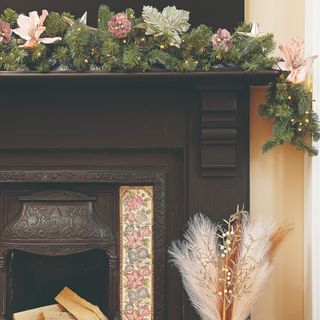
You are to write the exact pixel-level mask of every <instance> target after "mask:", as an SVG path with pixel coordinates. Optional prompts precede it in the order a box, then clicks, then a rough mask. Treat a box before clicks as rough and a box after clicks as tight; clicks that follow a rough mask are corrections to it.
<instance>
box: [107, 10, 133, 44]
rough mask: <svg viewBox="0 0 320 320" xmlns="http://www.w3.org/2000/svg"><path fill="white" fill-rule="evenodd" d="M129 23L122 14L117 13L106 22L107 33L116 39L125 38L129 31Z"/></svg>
mask: <svg viewBox="0 0 320 320" xmlns="http://www.w3.org/2000/svg"><path fill="white" fill-rule="evenodd" d="M131 27H132V25H131V22H130V21H129V20H128V17H127V15H126V14H124V13H117V14H116V15H114V16H113V17H112V18H111V19H110V20H109V22H108V28H109V31H110V32H111V33H112V35H113V36H114V37H116V38H125V37H126V36H127V35H128V33H129V32H130V31H131Z"/></svg>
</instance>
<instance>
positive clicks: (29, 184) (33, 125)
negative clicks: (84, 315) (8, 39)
mask: <svg viewBox="0 0 320 320" xmlns="http://www.w3.org/2000/svg"><path fill="white" fill-rule="evenodd" d="M276 76H277V73H276V72H259V73H243V72H241V71H226V72H224V71H215V72H207V73H189V74H177V73H162V72H161V73H145V74H136V73H134V74H122V73H113V74H99V73H83V74H69V73H66V74H15V73H8V74H7V73H4V74H0V85H1V88H2V90H3V95H2V104H1V118H0V210H1V214H0V230H1V237H0V271H1V273H0V295H1V297H0V298H1V301H2V303H1V304H0V314H1V319H3V320H9V319H11V315H12V312H16V311H21V310H22V309H24V308H32V307H37V306H41V305H42V304H48V303H49V302H50V301H48V300H50V299H49V298H48V297H49V296H53V295H54V293H53V292H55V291H57V290H61V289H62V288H60V286H61V285H62V283H64V282H68V283H65V284H64V286H70V288H71V289H74V290H75V291H77V290H78V291H79V293H80V295H83V296H84V297H85V298H86V299H88V300H89V301H90V300H91V302H93V303H97V304H98V305H99V307H100V308H101V309H102V310H103V311H104V312H105V313H106V314H107V315H108V317H109V319H116V318H120V319H121V317H122V319H126V318H125V315H126V313H128V314H130V313H132V312H133V310H134V309H137V308H140V309H141V310H144V312H145V314H146V316H145V318H144V320H151V319H152V320H173V319H175V320H176V319H181V320H182V319H183V320H193V319H197V316H196V315H195V313H194V311H193V309H192V308H191V306H190V303H189V301H188V299H187V296H186V295H185V293H184V291H183V288H182V284H181V280H180V278H179V275H178V274H177V272H176V270H175V269H174V268H173V267H172V266H170V264H169V263H168V260H167V246H168V244H169V243H170V241H172V240H175V239H177V238H181V235H182V232H183V231H184V227H185V224H186V222H187V220H188V218H189V217H191V216H192V215H193V214H194V213H196V212H203V213H206V214H207V215H209V216H211V218H213V219H214V220H221V218H223V217H225V216H226V215H227V214H229V213H230V212H232V211H233V210H235V208H236V206H237V205H238V204H241V205H242V204H244V205H245V206H246V208H248V205H249V86H250V85H258V84H259V85H260V84H267V83H268V82H269V81H270V80H272V79H273V78H274V77H276ZM34 90H36V92H37V93H36V94H35V95H32V94H31V95H30V92H34ZM12 97H15V98H14V99H13V98H12ZM128 188H129V189H128ZM128 190H129V191H128ZM132 190H133V191H134V190H136V191H137V190H138V191H137V192H140V194H138V196H141V199H143V197H149V204H148V206H147V205H146V206H145V207H144V208H136V209H134V205H135V204H136V203H140V202H139V201H140V200H141V199H140V200H137V201H136V200H134V201H133V202H132V203H131V202H130V203H131V204H130V207H128V206H127V207H124V203H125V201H127V200H126V196H127V195H126V194H125V192H131V191H132ZM133 191H132V192H133ZM142 196H143V197H142ZM141 201H142V200H141ZM126 203H127V202H126ZM141 203H142V202H141ZM145 203H147V201H146V202H145ZM148 215H149V217H150V220H146V216H148ZM139 219H140V220H139ZM142 232H143V235H144V238H143V237H142ZM142 244H143V246H144V247H143V248H142V249H143V250H140V251H139V254H140V256H139V255H138V249H140V247H141V246H142ZM142 256H143V257H145V258H142ZM139 259H149V260H145V261H148V262H147V263H148V264H149V265H147V267H146V265H143V266H142V265H141V266H140V267H141V269H137V268H138V265H139V263H141V261H140V260H139ZM139 261H140V262H139ZM102 266H103V268H102ZM73 269H75V270H76V272H74V274H73V276H74V278H73V277H71V276H69V274H70V272H71V271H72V270H73ZM46 270H47V272H46ZM34 274H37V277H38V278H37V279H35V278H34V279H33V280H32V281H31V279H32V276H34ZM90 274H91V275H92V274H94V275H95V276H93V277H92V278H91V280H90ZM77 277H78V278H83V279H84V278H85V280H86V281H83V285H79V281H78V278H77ZM49 278H50V279H54V281H53V283H54V285H50V283H49V284H48V283H47V280H48V279H49ZM88 279H89V280H88ZM98 279H100V280H101V283H99V284H98ZM142 279H143V280H146V279H147V281H146V282H144V283H143V282H142ZM149 279H151V280H150V281H149ZM28 281H30V283H29V282H28ZM31 282H32V283H31ZM55 285H57V286H58V287H59V289H58V288H56V287H55ZM77 285H79V287H77ZM98 285H99V287H97V286H98ZM30 286H33V288H32V289H30V288H29V287H30ZM96 287H97V290H96V291H94V290H93V289H94V288H96ZM142 287H143V288H144V289H143V290H140V291H139V292H140V294H141V296H138V295H137V293H138V290H139V289H141V288H142ZM28 289H30V290H32V292H33V294H31V295H30V296H28V299H29V300H24V299H23V296H24V295H25V294H26V293H25V292H27V290H28ZM146 290H147V292H148V294H146ZM44 292H45V294H43V293H44ZM142 294H146V295H145V296H144V298H141V297H142ZM39 295H41V298H43V301H38V300H40V299H39V298H38V297H39ZM124 295H126V296H125V297H124ZM126 297H127V299H126ZM139 299H140V300H139ZM143 299H145V300H143ZM147 299H150V300H147ZM149 311H150V313H149V314H148V312H149ZM147 314H148V315H147Z"/></svg>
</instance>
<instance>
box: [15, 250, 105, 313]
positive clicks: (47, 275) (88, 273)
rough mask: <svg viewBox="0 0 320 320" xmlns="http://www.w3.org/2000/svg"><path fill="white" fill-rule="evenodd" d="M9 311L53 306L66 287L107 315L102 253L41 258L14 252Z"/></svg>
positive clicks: (103, 252) (100, 251)
mask: <svg viewBox="0 0 320 320" xmlns="http://www.w3.org/2000/svg"><path fill="white" fill-rule="evenodd" d="M9 265H10V275H11V279H10V288H11V299H12V312H13V313H15V312H20V311H24V310H28V309H33V308H37V307H41V306H46V305H50V304H55V303H56V302H55V300H54V298H55V297H56V295H57V294H58V293H59V292H60V291H61V290H62V289H63V288H64V287H66V286H67V287H69V288H70V289H72V290H73V291H75V292H76V293H77V294H79V295H80V296H81V297H83V298H84V299H86V300H88V301H90V302H91V303H93V304H95V305H98V306H99V308H100V309H101V311H102V312H104V313H105V314H107V315H108V309H109V306H108V301H109V299H108V292H109V259H108V255H107V254H106V252H105V251H103V250H90V251H88V252H83V253H79V254H73V255H69V256H54V257H53V256H42V255H37V254H32V253H26V252H22V251H19V250H14V251H13V252H12V254H11V261H9Z"/></svg>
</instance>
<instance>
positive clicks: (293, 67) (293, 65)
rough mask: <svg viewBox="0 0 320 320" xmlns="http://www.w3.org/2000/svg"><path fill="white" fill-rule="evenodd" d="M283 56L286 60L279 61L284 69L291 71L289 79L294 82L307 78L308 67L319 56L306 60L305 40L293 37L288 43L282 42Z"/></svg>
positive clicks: (280, 47) (279, 64)
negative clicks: (304, 56) (304, 55)
mask: <svg viewBox="0 0 320 320" xmlns="http://www.w3.org/2000/svg"><path fill="white" fill-rule="evenodd" d="M279 49H280V51H281V57H282V58H283V60H284V61H281V62H279V63H278V66H279V67H280V69H281V70H283V71H290V74H289V75H288V78H287V80H288V81H290V82H293V83H301V82H303V81H304V80H305V79H306V76H307V72H308V69H309V68H310V67H311V66H312V64H313V61H314V60H315V59H316V58H317V57H318V56H313V57H309V58H308V59H306V60H304V58H303V52H304V41H303V40H302V39H301V38H298V37H296V38H293V39H292V40H291V41H290V42H289V43H287V44H283V43H282V44H280V46H279Z"/></svg>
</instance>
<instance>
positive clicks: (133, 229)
mask: <svg viewBox="0 0 320 320" xmlns="http://www.w3.org/2000/svg"><path fill="white" fill-rule="evenodd" d="M120 312H121V318H122V319H123V320H152V319H153V188H152V187H132V186H131V187H121V188H120Z"/></svg>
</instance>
